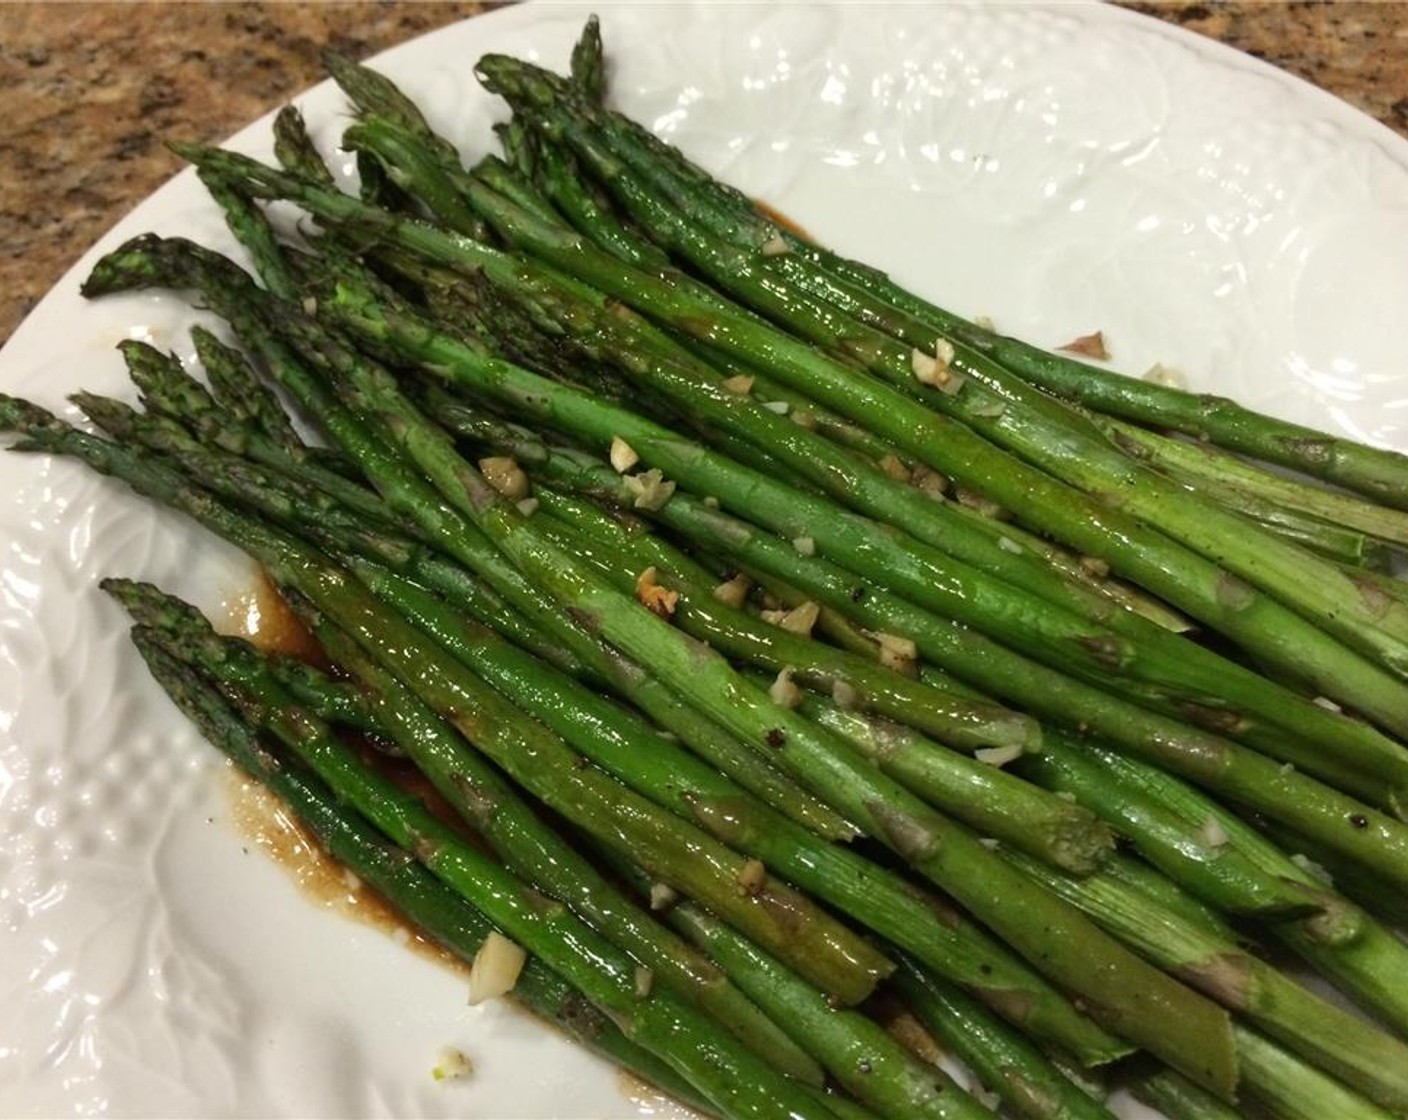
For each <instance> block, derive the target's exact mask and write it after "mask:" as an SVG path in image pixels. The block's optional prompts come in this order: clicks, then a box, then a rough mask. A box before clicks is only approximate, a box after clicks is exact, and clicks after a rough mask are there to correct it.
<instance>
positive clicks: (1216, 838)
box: [1198, 817, 1231, 848]
mask: <svg viewBox="0 0 1408 1120" xmlns="http://www.w3.org/2000/svg"><path fill="white" fill-rule="evenodd" d="M1198 839H1199V840H1201V841H1202V842H1203V844H1204V845H1205V846H1207V847H1209V848H1222V847H1226V845H1227V842H1228V841H1229V840H1230V839H1231V837H1230V836H1228V835H1227V830H1226V829H1225V828H1223V827H1222V822H1221V821H1219V820H1218V819H1217V818H1216V817H1209V818H1208V819H1207V820H1205V821H1204V822H1203V824H1202V827H1201V828H1199V829H1198Z"/></svg>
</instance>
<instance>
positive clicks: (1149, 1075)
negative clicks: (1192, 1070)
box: [1130, 1068, 1242, 1120]
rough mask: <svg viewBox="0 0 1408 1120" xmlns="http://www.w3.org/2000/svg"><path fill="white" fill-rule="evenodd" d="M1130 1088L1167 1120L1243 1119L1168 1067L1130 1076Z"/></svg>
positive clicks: (1239, 1114)
mask: <svg viewBox="0 0 1408 1120" xmlns="http://www.w3.org/2000/svg"><path fill="white" fill-rule="evenodd" d="M1130 1092H1131V1093H1132V1094H1133V1095H1134V1097H1135V1098H1136V1099H1138V1100H1140V1101H1143V1102H1144V1103H1145V1104H1147V1105H1148V1106H1149V1107H1150V1108H1156V1109H1158V1110H1159V1111H1160V1112H1161V1113H1163V1114H1164V1115H1165V1116H1166V1117H1168V1120H1240V1117H1241V1115H1242V1114H1241V1113H1240V1112H1238V1111H1237V1110H1236V1109H1234V1108H1229V1107H1228V1106H1227V1105H1226V1104H1224V1103H1223V1102H1222V1101H1220V1100H1218V1099H1217V1098H1216V1097H1214V1096H1213V1095H1212V1094H1211V1093H1208V1092H1207V1091H1205V1090H1203V1089H1199V1088H1198V1086H1196V1085H1194V1084H1193V1083H1192V1082H1191V1081H1189V1080H1188V1079H1187V1078H1186V1077H1182V1076H1180V1075H1179V1074H1177V1073H1174V1072H1173V1070H1171V1069H1167V1068H1156V1069H1153V1070H1150V1071H1148V1072H1143V1071H1141V1072H1140V1073H1139V1074H1138V1075H1137V1076H1135V1077H1134V1078H1132V1079H1131V1083H1130Z"/></svg>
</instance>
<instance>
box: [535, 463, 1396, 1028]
mask: <svg viewBox="0 0 1408 1120" xmlns="http://www.w3.org/2000/svg"><path fill="white" fill-rule="evenodd" d="M538 495H539V498H540V500H541V501H542V502H543V503H544V506H545V508H546V509H549V510H551V509H553V508H555V503H554V500H553V495H552V492H551V491H547V490H544V489H542V488H539V490H538ZM569 508H573V507H569ZM588 524H590V525H591V526H592V527H593V528H594V529H595V530H597V531H598V532H602V531H608V532H609V530H610V529H611V528H613V527H617V526H615V523H614V522H612V521H610V519H606V518H600V517H598V518H596V519H595V520H593V521H590V522H588ZM617 528H619V527H617ZM636 539H638V538H631V537H629V536H628V535H626V534H623V533H619V532H618V533H617V534H616V535H615V536H614V537H612V538H611V544H610V545H609V546H608V548H607V549H606V550H604V551H605V552H606V553H607V554H609V555H613V556H623V555H625V554H626V553H627V552H629V551H630V549H631V545H632V543H634V541H635V540H636ZM639 563H640V564H642V565H643V564H645V563H657V564H659V565H660V569H661V571H662V572H670V571H675V572H679V571H682V569H681V566H680V565H679V564H678V563H677V562H675V561H673V560H672V558H671V556H670V554H669V553H668V552H664V551H659V550H657V551H655V552H651V553H647V554H645V555H644V556H643V557H642V559H641V560H640V561H639ZM669 578H670V582H671V586H672V587H674V588H675V589H677V590H679V591H680V592H681V595H682V598H681V601H680V602H681V606H679V607H677V615H676V617H677V620H679V619H680V618H681V617H682V615H683V614H684V612H685V610H686V609H687V606H686V604H687V602H688V596H689V594H690V593H691V590H693V589H692V588H691V586H690V582H689V581H688V580H687V579H681V580H678V581H676V579H675V578H673V577H669ZM849 718H851V719H855V718H858V717H856V716H855V715H854V714H850V715H849ZM1087 758H1088V759H1089V761H1087ZM1018 765H1020V766H1021V767H1023V768H1024V769H1026V770H1028V771H1031V770H1033V769H1034V770H1035V771H1036V772H1037V773H1038V774H1042V775H1044V776H1045V777H1046V778H1048V779H1049V780H1050V784H1051V785H1052V787H1053V788H1055V789H1057V790H1062V791H1065V792H1067V793H1068V794H1074V795H1076V796H1077V797H1078V798H1079V799H1080V800H1081V801H1082V802H1083V803H1084V804H1086V805H1088V806H1090V807H1091V808H1095V809H1097V810H1098V811H1099V812H1100V813H1101V814H1102V815H1103V816H1105V817H1106V819H1108V820H1110V821H1112V822H1115V823H1117V824H1118V825H1119V827H1120V828H1121V830H1122V831H1123V832H1125V834H1126V835H1129V836H1131V837H1133V838H1134V840H1135V842H1136V844H1137V846H1138V847H1139V849H1140V850H1141V851H1142V852H1144V853H1145V855H1146V856H1147V857H1149V858H1152V859H1154V860H1155V862H1157V863H1158V864H1159V866H1161V867H1163V868H1165V869H1166V870H1167V871H1168V872H1169V873H1170V874H1171V875H1174V876H1175V877H1176V878H1177V879H1178V881H1179V882H1181V883H1184V884H1186V885H1187V886H1188V887H1189V888H1191V889H1192V890H1194V891H1195V892H1196V893H1197V894H1198V896H1199V897H1201V898H1203V899H1206V900H1208V901H1211V902H1214V903H1215V904H1217V905H1218V906H1219V907H1220V908H1222V909H1224V910H1226V911H1227V912H1229V913H1233V914H1242V915H1247V916H1256V915H1259V916H1262V917H1266V918H1271V919H1285V918H1287V917H1289V916H1292V915H1295V914H1298V913H1299V914H1306V913H1309V914H1310V915H1311V916H1310V917H1307V918H1305V919H1304V920H1302V921H1299V922H1295V923H1286V922H1284V921H1283V920H1278V921H1276V924H1273V925H1271V926H1270V927H1269V928H1270V931H1271V932H1272V933H1273V934H1275V935H1276V936H1278V937H1279V938H1281V939H1282V940H1284V941H1285V942H1286V943H1287V944H1289V945H1290V946H1291V947H1292V948H1293V949H1294V950H1295V951H1296V952H1298V953H1299V954H1300V955H1301V956H1303V957H1304V958H1305V959H1307V960H1308V961H1309V962H1310V963H1311V964H1313V965H1314V966H1315V967H1316V968H1317V969H1318V970H1319V971H1321V972H1322V973H1323V974H1324V975H1326V976H1327V977H1330V978H1331V979H1332V980H1333V981H1334V982H1335V983H1337V984H1339V985H1341V986H1342V987H1343V988H1344V989H1345V990H1347V991H1349V992H1351V993H1352V994H1353V995H1354V996H1355V997H1356V998H1358V999H1359V1000H1361V1001H1362V1002H1363V1003H1364V1004H1365V1005H1366V1006H1368V1007H1371V1008H1373V1009H1375V1010H1376V1011H1378V1012H1379V1013H1380V1014H1382V1015H1383V1016H1384V1017H1385V1018H1386V1019H1387V1020H1388V1021H1389V1022H1391V1023H1395V1024H1403V1023H1404V1015H1403V1007H1402V1002H1403V999H1404V996H1405V993H1404V991H1403V987H1402V985H1401V984H1399V983H1398V981H1397V980H1396V977H1397V976H1398V975H1400V974H1401V973H1402V970H1403V968H1404V967H1405V964H1406V963H1408V962H1405V959H1404V949H1403V947H1402V946H1401V945H1400V944H1399V943H1398V942H1397V940H1396V939H1394V937H1393V936H1392V934H1390V933H1388V932H1387V931H1385V930H1383V929H1382V928H1381V927H1377V926H1373V925H1370V924H1366V923H1365V922H1363V921H1362V920H1361V919H1362V916H1360V917H1355V916H1354V915H1353V914H1351V913H1349V912H1347V908H1346V906H1345V903H1344V902H1343V900H1341V899H1334V898H1331V897H1330V896H1328V895H1327V894H1326V892H1325V891H1324V890H1323V889H1320V888H1316V887H1314V886H1312V885H1311V884H1310V883H1309V882H1307V881H1305V878H1304V876H1303V875H1301V874H1300V873H1299V872H1298V871H1297V869H1296V868H1295V867H1294V865H1293V864H1291V863H1290V862H1289V861H1288V860H1286V859H1285V858H1284V857H1281V858H1280V860H1279V862H1277V861H1274V860H1273V861H1272V862H1270V863H1269V865H1268V864H1267V861H1266V857H1265V853H1263V852H1261V850H1260V849H1261V848H1263V847H1264V845H1260V844H1257V845H1255V846H1256V848H1257V850H1258V854H1259V855H1261V856H1262V863H1261V864H1260V865H1259V864H1258V863H1256V862H1254V861H1252V860H1250V859H1249V858H1248V857H1247V856H1246V855H1244V854H1243V852H1242V850H1241V849H1242V846H1243V845H1245V844H1246V843H1247V837H1246V835H1245V833H1244V832H1243V831H1240V830H1237V829H1236V827H1235V826H1234V825H1232V824H1231V823H1230V822H1229V823H1228V827H1229V829H1231V830H1232V835H1231V836H1228V835H1227V834H1226V832H1225V831H1222V829H1221V825H1218V826H1217V827H1218V830H1219V832H1220V833H1221V835H1220V836H1219V835H1209V836H1208V838H1207V839H1203V838H1202V837H1203V835H1204V833H1205V832H1207V831H1208V830H1209V829H1211V828H1212V827H1213V824H1212V822H1214V821H1217V820H1225V814H1223V813H1221V812H1220V811H1218V810H1217V809H1216V808H1215V807H1213V806H1212V805H1211V803H1209V802H1208V801H1207V800H1206V799H1204V798H1201V797H1198V796H1197V795H1196V794H1194V793H1193V792H1192V791H1191V790H1189V789H1187V788H1186V787H1182V792H1181V794H1180V793H1179V792H1178V790H1179V787H1178V786H1177V785H1176V783H1172V782H1170V781H1169V780H1168V779H1167V778H1164V779H1163V780H1162V782H1161V787H1162V792H1161V794H1159V795H1158V796H1155V795H1153V794H1151V791H1149V790H1147V789H1145V788H1141V787H1140V786H1139V785H1137V784H1135V783H1133V782H1130V781H1128V780H1123V781H1122V780H1121V775H1122V774H1123V773H1125V772H1136V773H1137V772H1141V771H1145V770H1147V767H1142V766H1139V765H1138V764H1135V763H1133V762H1132V761H1130V760H1126V759H1121V758H1119V757H1118V756H1115V755H1112V754H1110V753H1109V752H1108V751H1103V750H1100V749H1099V748H1097V747H1095V745H1094V744H1091V743H1088V742H1086V743H1079V744H1077V743H1067V742H1066V741H1065V739H1064V738H1063V737H1060V736H1054V735H1051V736H1048V737H1047V739H1046V740H1045V743H1044V745H1043V747H1042V750H1041V752H1040V753H1037V754H1032V755H1028V756H1026V758H1025V759H1024V760H1022V761H1020V762H1019V764H1018ZM1072 773H1073V774H1074V775H1075V780H1072V777H1071V775H1072ZM1063 776H1064V778H1063ZM1170 796H1181V797H1182V798H1183V800H1184V801H1185V803H1186V804H1185V807H1184V808H1183V810H1182V812H1181V813H1176V812H1171V811H1170V810H1169V809H1168V808H1166V807H1165V804H1164V803H1163V802H1164V801H1165V800H1167V798H1169V797H1170ZM1219 839H1221V841H1222V842H1221V843H1219V842H1218V841H1219ZM1288 872H1289V875H1288V874H1287V873H1288ZM1380 893H1382V892H1380ZM1400 1029H1404V1028H1403V1027H1401V1026H1400Z"/></svg>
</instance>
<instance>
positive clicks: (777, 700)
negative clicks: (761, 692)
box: [768, 665, 802, 708]
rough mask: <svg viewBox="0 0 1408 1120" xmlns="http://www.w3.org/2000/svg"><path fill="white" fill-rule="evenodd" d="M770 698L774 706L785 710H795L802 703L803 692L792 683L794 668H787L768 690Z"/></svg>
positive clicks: (778, 675) (779, 674) (788, 666)
mask: <svg viewBox="0 0 1408 1120" xmlns="http://www.w3.org/2000/svg"><path fill="white" fill-rule="evenodd" d="M768 696H769V697H770V698H771V699H772V702H773V703H774V704H777V705H778V706H779V707H783V708H795V707H796V706H797V705H798V704H800V703H801V702H802V690H801V689H800V688H798V687H797V686H796V684H794V683H793V681H792V666H790V665H787V666H785V667H784V668H783V669H782V671H781V672H780V673H778V674H777V677H776V679H775V680H774V681H773V682H772V684H771V686H769V688H768Z"/></svg>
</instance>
